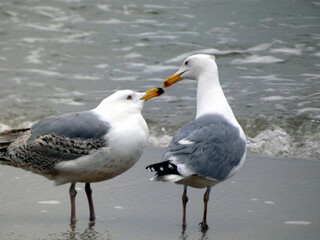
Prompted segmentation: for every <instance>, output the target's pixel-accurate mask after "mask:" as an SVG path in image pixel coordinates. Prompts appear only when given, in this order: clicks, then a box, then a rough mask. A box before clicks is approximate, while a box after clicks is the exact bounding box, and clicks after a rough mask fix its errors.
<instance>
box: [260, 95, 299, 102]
mask: <svg viewBox="0 0 320 240" xmlns="http://www.w3.org/2000/svg"><path fill="white" fill-rule="evenodd" d="M297 98H298V97H297V96H290V97H284V96H269V97H263V98H260V99H261V100H262V101H264V102H272V101H282V100H295V99H297Z"/></svg>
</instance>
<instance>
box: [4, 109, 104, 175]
mask: <svg viewBox="0 0 320 240" xmlns="http://www.w3.org/2000/svg"><path fill="white" fill-rule="evenodd" d="M109 128H110V126H109V124H107V123H105V122H102V121H100V120H99V119H98V118H97V116H95V115H94V113H91V112H80V113H71V114H65V115H61V116H55V117H49V118H46V119H43V120H40V121H39V122H37V123H35V124H34V125H33V126H31V129H30V133H29V136H28V137H26V138H25V139H21V140H17V141H15V142H13V143H12V144H11V145H10V148H9V149H8V150H9V153H10V158H11V161H12V162H13V164H16V165H19V166H22V167H25V168H33V169H37V170H40V171H41V172H52V171H54V169H53V168H54V165H55V164H56V163H58V162H61V161H68V160H73V159H77V158H78V157H81V156H84V155H88V154H89V153H90V151H93V150H97V149H99V148H102V147H106V146H107V140H106V138H105V137H104V136H105V134H107V132H108V131H109Z"/></svg>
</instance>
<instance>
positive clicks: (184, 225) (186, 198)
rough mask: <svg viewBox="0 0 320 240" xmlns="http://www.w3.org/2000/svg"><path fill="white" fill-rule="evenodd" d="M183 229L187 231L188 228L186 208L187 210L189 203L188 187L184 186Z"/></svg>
mask: <svg viewBox="0 0 320 240" xmlns="http://www.w3.org/2000/svg"><path fill="white" fill-rule="evenodd" d="M181 200H182V229H183V230H185V228H186V226H187V221H186V208H187V202H188V200H189V199H188V196H187V186H186V185H185V186H184V189H183V194H182V198H181Z"/></svg>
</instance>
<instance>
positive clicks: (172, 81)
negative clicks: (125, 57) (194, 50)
mask: <svg viewBox="0 0 320 240" xmlns="http://www.w3.org/2000/svg"><path fill="white" fill-rule="evenodd" d="M182 74H183V72H182V73H178V74H173V75H171V76H170V77H168V78H167V79H165V80H164V81H163V83H162V86H163V87H164V88H166V87H170V86H171V85H172V84H175V83H176V82H178V81H179V80H180V79H181V75H182Z"/></svg>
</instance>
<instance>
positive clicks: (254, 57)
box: [230, 55, 285, 64]
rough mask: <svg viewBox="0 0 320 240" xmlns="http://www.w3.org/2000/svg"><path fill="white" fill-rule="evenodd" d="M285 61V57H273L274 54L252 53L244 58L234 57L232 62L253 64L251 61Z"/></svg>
mask: <svg viewBox="0 0 320 240" xmlns="http://www.w3.org/2000/svg"><path fill="white" fill-rule="evenodd" d="M281 62H285V60H284V59H281V58H277V57H273V56H258V55H252V56H249V57H247V58H244V59H239V58H238V59H234V60H232V61H231V62H230V63H232V64H251V63H259V64H270V63H281Z"/></svg>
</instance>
